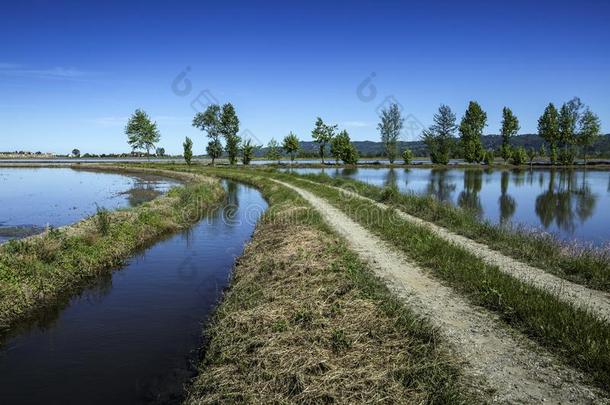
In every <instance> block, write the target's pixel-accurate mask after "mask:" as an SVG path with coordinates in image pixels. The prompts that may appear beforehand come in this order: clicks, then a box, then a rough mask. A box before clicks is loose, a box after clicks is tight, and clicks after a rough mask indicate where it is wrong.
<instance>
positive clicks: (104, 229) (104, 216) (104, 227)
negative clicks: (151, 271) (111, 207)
mask: <svg viewBox="0 0 610 405" xmlns="http://www.w3.org/2000/svg"><path fill="white" fill-rule="evenodd" d="M95 226H96V228H97V231H98V233H99V234H101V235H104V236H106V235H108V232H109V231H110V213H109V212H108V210H107V209H106V208H100V207H97V213H96V214H95Z"/></svg>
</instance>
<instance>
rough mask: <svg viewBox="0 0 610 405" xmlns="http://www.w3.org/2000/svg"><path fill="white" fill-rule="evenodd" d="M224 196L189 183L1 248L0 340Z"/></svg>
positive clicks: (211, 186) (215, 188)
mask: <svg viewBox="0 0 610 405" xmlns="http://www.w3.org/2000/svg"><path fill="white" fill-rule="evenodd" d="M223 196H224V191H223V189H222V187H221V186H220V183H219V182H217V181H216V182H214V181H206V182H205V183H197V184H193V183H187V184H186V185H185V186H184V187H176V188H174V189H172V190H171V191H170V192H169V193H168V195H167V196H163V197H159V198H157V199H155V200H153V201H151V202H149V203H145V204H142V205H140V206H138V207H135V208H130V209H125V210H118V211H114V212H108V211H106V210H98V212H97V213H96V214H95V215H93V216H92V217H91V218H89V219H86V220H84V221H82V222H80V223H77V224H75V225H72V226H69V227H66V228H62V229H52V230H50V231H48V232H46V233H45V234H43V235H40V236H35V237H32V238H28V239H23V240H13V241H10V242H7V243H5V244H4V245H2V246H0V336H3V335H6V334H7V333H8V332H9V331H10V329H11V328H12V327H13V326H15V325H16V324H17V323H18V322H20V321H24V320H27V319H30V318H34V317H36V315H37V314H39V313H41V312H47V310H51V309H53V308H55V307H57V306H61V305H63V304H64V303H65V302H66V301H67V299H69V297H70V296H72V295H73V294H74V293H77V292H78V291H79V290H80V289H82V287H83V286H84V285H86V284H87V283H89V282H91V281H93V280H95V279H96V277H98V276H100V275H103V274H104V273H106V272H107V271H108V270H110V269H113V268H116V267H117V266H120V265H121V264H122V263H123V260H125V259H127V258H128V257H130V256H131V255H132V254H133V253H134V252H136V251H137V250H139V249H141V248H144V247H146V246H149V245H150V244H152V243H154V242H156V241H157V240H159V239H160V238H162V237H164V236H165V235H167V234H169V233H171V232H175V231H177V230H179V229H183V228H186V227H188V226H190V224H191V223H192V222H193V221H194V220H196V219H197V217H195V216H193V215H185V211H187V210H197V212H200V211H201V209H202V208H205V207H211V206H213V205H215V204H216V203H218V202H220V200H221V199H222V197H223Z"/></svg>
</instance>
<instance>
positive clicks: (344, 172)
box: [341, 167, 358, 178]
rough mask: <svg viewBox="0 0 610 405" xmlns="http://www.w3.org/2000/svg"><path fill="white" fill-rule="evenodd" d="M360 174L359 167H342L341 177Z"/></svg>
mask: <svg viewBox="0 0 610 405" xmlns="http://www.w3.org/2000/svg"><path fill="white" fill-rule="evenodd" d="M356 174H358V168H356V167H344V168H343V169H341V177H352V178H353V177H355V176H356Z"/></svg>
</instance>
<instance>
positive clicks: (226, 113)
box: [220, 103, 241, 165]
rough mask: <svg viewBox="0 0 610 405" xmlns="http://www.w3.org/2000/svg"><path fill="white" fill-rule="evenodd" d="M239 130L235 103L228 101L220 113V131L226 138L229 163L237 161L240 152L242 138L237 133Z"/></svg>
mask: <svg viewBox="0 0 610 405" xmlns="http://www.w3.org/2000/svg"><path fill="white" fill-rule="evenodd" d="M238 132H239V118H237V114H236V113H235V107H233V104H231V103H227V104H225V105H223V106H222V112H221V113H220V133H221V134H222V136H223V137H224V138H225V143H226V146H225V150H226V151H227V155H228V156H229V163H230V164H232V165H234V164H235V163H236V162H237V155H238V154H239V145H240V143H241V138H240V137H239V135H237V133H238Z"/></svg>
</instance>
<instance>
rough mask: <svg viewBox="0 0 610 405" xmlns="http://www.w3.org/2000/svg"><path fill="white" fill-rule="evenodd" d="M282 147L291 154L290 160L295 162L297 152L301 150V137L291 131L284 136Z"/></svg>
mask: <svg viewBox="0 0 610 405" xmlns="http://www.w3.org/2000/svg"><path fill="white" fill-rule="evenodd" d="M282 148H283V149H284V150H285V151H286V153H288V155H289V156H290V161H291V162H294V158H295V157H296V155H297V152H298V151H299V138H298V137H297V136H296V135H295V134H294V133H292V131H291V132H290V133H289V134H288V135H286V137H285V138H284V141H283V142H282Z"/></svg>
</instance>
